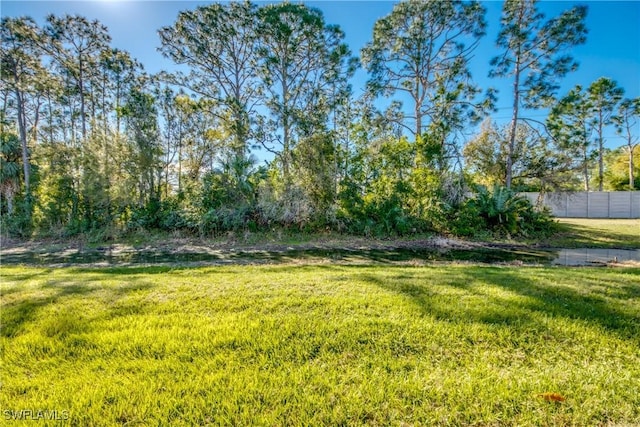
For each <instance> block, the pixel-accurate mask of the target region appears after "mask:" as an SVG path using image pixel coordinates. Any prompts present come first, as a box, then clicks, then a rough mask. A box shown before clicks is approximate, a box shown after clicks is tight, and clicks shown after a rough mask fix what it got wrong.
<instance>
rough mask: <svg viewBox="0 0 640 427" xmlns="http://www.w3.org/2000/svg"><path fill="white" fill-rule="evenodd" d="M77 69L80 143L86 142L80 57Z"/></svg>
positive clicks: (85, 119)
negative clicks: (80, 129) (80, 124)
mask: <svg viewBox="0 0 640 427" xmlns="http://www.w3.org/2000/svg"><path fill="white" fill-rule="evenodd" d="M79 61H80V62H79V69H78V90H79V91H80V93H79V95H80V117H81V118H82V142H83V143H84V142H86V140H87V118H86V116H85V106H84V81H83V79H82V77H83V76H82V72H83V71H82V56H80V59H79Z"/></svg>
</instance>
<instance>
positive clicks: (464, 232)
mask: <svg viewBox="0 0 640 427" xmlns="http://www.w3.org/2000/svg"><path fill="white" fill-rule="evenodd" d="M452 216H453V221H452V223H451V229H450V231H451V232H452V233H453V234H456V235H461V236H474V235H478V234H480V233H482V232H486V231H489V232H491V233H493V234H494V235H495V236H497V237H542V236H544V235H547V234H549V233H550V232H552V231H553V225H554V222H553V221H552V219H551V214H550V212H549V211H548V210H547V209H541V210H540V209H537V208H536V207H534V206H533V205H532V204H531V202H530V201H529V200H528V199H526V198H525V197H522V196H520V195H518V194H516V193H514V192H513V191H511V190H509V189H507V188H506V187H501V186H494V187H493V189H492V190H491V191H489V190H488V189H487V188H486V187H479V188H478V191H477V194H476V195H475V196H474V197H473V198H470V199H468V200H467V201H465V202H464V203H463V204H462V205H460V207H459V208H458V209H457V210H456V211H455V212H452Z"/></svg>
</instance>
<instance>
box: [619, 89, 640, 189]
mask: <svg viewBox="0 0 640 427" xmlns="http://www.w3.org/2000/svg"><path fill="white" fill-rule="evenodd" d="M639 119H640V98H634V99H625V100H623V101H622V102H621V103H620V104H619V106H618V114H617V115H616V116H614V117H613V120H614V122H615V124H616V132H617V133H618V135H620V136H622V137H623V138H624V139H625V142H626V145H625V147H624V148H625V150H626V151H627V155H628V160H629V190H634V189H635V179H634V167H635V166H634V151H636V148H637V147H640V137H639V136H638V134H634V132H633V130H634V129H635V130H636V132H637V131H638V123H639V121H640V120H639Z"/></svg>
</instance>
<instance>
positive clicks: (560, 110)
mask: <svg viewBox="0 0 640 427" xmlns="http://www.w3.org/2000/svg"><path fill="white" fill-rule="evenodd" d="M591 111H592V106H591V103H590V100H589V97H588V96H587V94H586V93H585V91H583V90H582V86H580V85H576V87H574V88H573V89H571V90H570V91H569V93H568V94H567V95H566V96H564V97H563V98H561V99H560V100H559V101H557V102H556V104H555V105H554V106H553V107H552V108H551V111H550V113H549V117H548V118H547V127H548V129H549V132H550V134H551V135H552V137H553V138H554V140H555V141H556V143H557V145H558V146H559V147H560V148H561V149H562V150H564V151H565V152H567V153H568V154H569V155H570V156H571V157H573V158H576V159H579V160H578V165H577V168H578V169H580V170H581V171H582V176H583V182H584V190H585V191H589V160H590V151H589V146H590V144H591V141H590V140H591V134H592V132H593V128H592V126H591Z"/></svg>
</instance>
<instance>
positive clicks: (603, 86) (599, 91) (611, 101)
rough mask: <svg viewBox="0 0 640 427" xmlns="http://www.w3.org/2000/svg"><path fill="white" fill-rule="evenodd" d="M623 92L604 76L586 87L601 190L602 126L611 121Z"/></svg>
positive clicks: (602, 180) (602, 181) (602, 159)
mask: <svg viewBox="0 0 640 427" xmlns="http://www.w3.org/2000/svg"><path fill="white" fill-rule="evenodd" d="M623 94H624V89H622V88H621V87H619V86H618V85H617V84H616V82H615V81H613V80H611V79H609V78H606V77H600V78H599V79H598V80H596V81H595V82H593V83H591V85H590V86H589V88H587V96H588V98H589V104H590V105H591V108H592V109H593V111H592V113H591V114H592V115H593V119H592V126H593V127H594V128H595V132H596V137H597V149H598V191H602V189H603V184H604V138H603V132H604V127H605V126H607V125H610V124H612V123H613V120H612V117H613V113H614V111H615V110H616V106H617V104H618V103H619V102H620V100H621V99H622V95H623Z"/></svg>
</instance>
